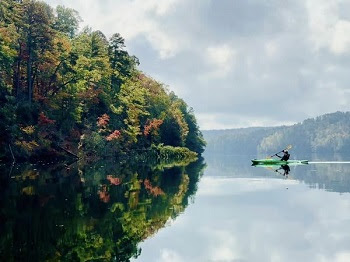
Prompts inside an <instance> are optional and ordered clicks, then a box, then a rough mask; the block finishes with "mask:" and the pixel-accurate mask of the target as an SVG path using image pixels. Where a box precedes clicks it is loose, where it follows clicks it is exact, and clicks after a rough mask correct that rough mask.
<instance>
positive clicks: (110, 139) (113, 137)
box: [106, 130, 121, 141]
mask: <svg viewBox="0 0 350 262" xmlns="http://www.w3.org/2000/svg"><path fill="white" fill-rule="evenodd" d="M120 135H121V132H120V131H119V130H114V132H113V133H112V134H110V135H109V136H107V137H106V140H107V141H112V140H114V139H118V138H119V137H120Z"/></svg>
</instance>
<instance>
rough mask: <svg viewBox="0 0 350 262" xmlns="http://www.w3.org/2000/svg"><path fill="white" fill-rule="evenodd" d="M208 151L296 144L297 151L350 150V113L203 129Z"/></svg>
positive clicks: (250, 150)
mask: <svg viewBox="0 0 350 262" xmlns="http://www.w3.org/2000/svg"><path fill="white" fill-rule="evenodd" d="M202 133H203V136H204V139H205V140H206V141H207V147H206V152H207V153H226V154H244V153H248V154H252V153H265V152H275V151H278V150H280V149H282V148H284V147H285V146H286V145H289V144H291V145H293V152H295V153H297V152H298V153H301V152H302V153H343V152H350V112H335V113H330V114H325V115H321V116H318V117H316V118H310V119H306V120H304V121H303V122H301V123H298V124H295V125H292V126H279V127H250V128H239V129H226V130H208V131H202Z"/></svg>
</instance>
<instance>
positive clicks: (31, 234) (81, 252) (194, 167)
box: [0, 160, 204, 261]
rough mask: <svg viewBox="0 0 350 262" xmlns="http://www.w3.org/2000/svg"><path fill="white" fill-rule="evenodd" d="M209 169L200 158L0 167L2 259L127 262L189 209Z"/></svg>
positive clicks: (0, 257) (0, 256) (0, 249)
mask: <svg viewBox="0 0 350 262" xmlns="http://www.w3.org/2000/svg"><path fill="white" fill-rule="evenodd" d="M203 168H204V164H203V161H202V160H201V161H198V162H196V163H192V164H190V165H188V166H187V167H181V166H177V167H176V166H175V167H171V168H170V167H166V168H164V166H155V165H154V164H153V165H150V164H147V163H143V164H141V165H140V164H137V163H130V162H124V163H122V164H120V163H106V162H99V163H96V164H93V165H92V164H91V165H82V164H81V163H73V164H70V165H68V164H66V165H52V163H51V164H47V163H41V164H38V165H21V166H14V167H7V166H5V165H2V166H1V167H0V171H1V176H0V207H1V209H0V243H1V245H0V260H1V261H47V260H49V261H91V260H94V261H110V260H114V261H129V259H130V258H131V257H133V256H134V257H137V256H138V255H139V254H140V249H139V248H138V243H139V242H140V241H142V240H144V239H146V238H148V237H149V236H151V235H153V234H154V233H155V232H157V231H158V230H159V229H160V228H162V227H164V226H165V225H166V223H167V221H168V220H169V218H175V217H177V216H178V215H179V214H180V213H182V212H183V210H184V209H185V208H186V207H187V206H188V204H189V201H191V199H192V198H193V196H194V194H195V192H196V190H197V182H198V180H199V178H200V176H201V174H202V170H203Z"/></svg>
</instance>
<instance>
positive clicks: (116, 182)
mask: <svg viewBox="0 0 350 262" xmlns="http://www.w3.org/2000/svg"><path fill="white" fill-rule="evenodd" d="M107 180H108V181H109V182H110V183H111V185H115V186H118V185H120V184H121V183H122V180H121V179H120V178H118V177H112V176H111V175H109V176H107Z"/></svg>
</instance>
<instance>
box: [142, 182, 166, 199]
mask: <svg viewBox="0 0 350 262" xmlns="http://www.w3.org/2000/svg"><path fill="white" fill-rule="evenodd" d="M143 184H144V185H145V188H146V189H147V191H148V192H149V193H150V194H152V195H153V196H160V195H164V194H165V193H164V191H163V190H162V189H161V188H160V187H157V186H152V184H151V182H150V181H149V180H148V179H145V181H144V182H143Z"/></svg>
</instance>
